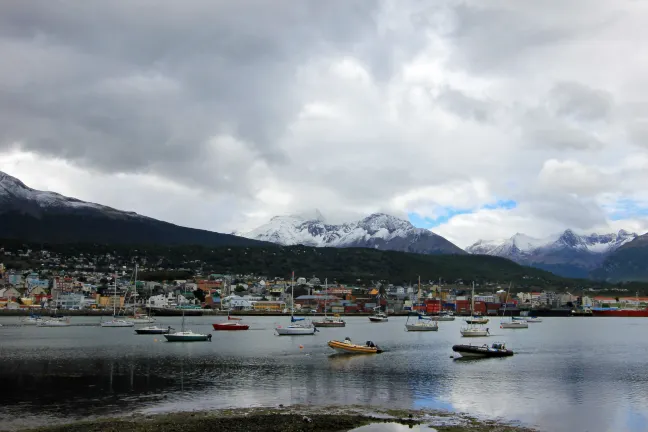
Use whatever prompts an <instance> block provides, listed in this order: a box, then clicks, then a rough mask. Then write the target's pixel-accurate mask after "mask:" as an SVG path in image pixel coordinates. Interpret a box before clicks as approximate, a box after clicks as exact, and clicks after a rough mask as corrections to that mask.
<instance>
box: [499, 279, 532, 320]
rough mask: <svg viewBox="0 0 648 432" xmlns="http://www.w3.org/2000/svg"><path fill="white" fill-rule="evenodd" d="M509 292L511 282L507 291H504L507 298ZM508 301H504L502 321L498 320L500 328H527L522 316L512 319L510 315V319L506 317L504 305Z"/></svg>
mask: <svg viewBox="0 0 648 432" xmlns="http://www.w3.org/2000/svg"><path fill="white" fill-rule="evenodd" d="M509 292H511V284H510V283H509V287H508V291H507V292H506V297H507V299H508V295H509ZM507 304H508V303H504V317H505V319H504V320H503V321H500V328H501V329H525V328H529V324H527V322H526V321H525V320H524V319H523V318H522V317H520V318H518V319H514V318H513V316H511V319H510V320H507V319H506V305H507Z"/></svg>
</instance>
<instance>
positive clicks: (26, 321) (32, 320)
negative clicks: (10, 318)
mask: <svg viewBox="0 0 648 432" xmlns="http://www.w3.org/2000/svg"><path fill="white" fill-rule="evenodd" d="M42 321H43V318H42V317H41V316H40V315H29V316H28V317H27V318H23V319H22V320H21V321H20V323H21V324H22V325H37V324H38V323H39V322H42Z"/></svg>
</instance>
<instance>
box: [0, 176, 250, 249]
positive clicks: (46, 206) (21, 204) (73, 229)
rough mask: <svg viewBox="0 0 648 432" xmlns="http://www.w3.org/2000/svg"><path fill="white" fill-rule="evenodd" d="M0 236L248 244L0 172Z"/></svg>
mask: <svg viewBox="0 0 648 432" xmlns="http://www.w3.org/2000/svg"><path fill="white" fill-rule="evenodd" d="M0 238H14V239H20V240H24V241H33V242H53V243H71V242H97V243H107V244H109V243H132V244H144V245H146V244H167V245H172V244H176V245H181V244H194V245H208V246H225V245H227V246H230V245H231V246H239V245H240V246H252V245H259V244H262V243H260V242H257V241H252V240H248V239H242V238H241V237H237V236H233V235H229V234H220V233H215V232H210V231H205V230H199V229H194V228H185V227H181V226H178V225H174V224H170V223H168V222H163V221H159V220H156V219H153V218H150V217H146V216H142V215H139V214H137V213H134V212H127V211H121V210H116V209H114V208H111V207H107V206H103V205H100V204H94V203H90V202H86V201H81V200H78V199H75V198H69V197H66V196H63V195H61V194H58V193H56V192H46V191H39V190H35V189H32V188H30V187H28V186H26V185H25V184H24V183H23V182H21V181H20V180H18V179H17V178H15V177H12V176H10V175H9V174H6V173H4V172H2V171H0Z"/></svg>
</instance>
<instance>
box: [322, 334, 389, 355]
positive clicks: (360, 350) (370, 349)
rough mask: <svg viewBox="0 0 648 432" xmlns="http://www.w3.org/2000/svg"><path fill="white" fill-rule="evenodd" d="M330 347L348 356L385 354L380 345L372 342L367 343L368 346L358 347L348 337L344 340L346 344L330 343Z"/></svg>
mask: <svg viewBox="0 0 648 432" xmlns="http://www.w3.org/2000/svg"><path fill="white" fill-rule="evenodd" d="M328 346H329V347H331V348H332V349H334V350H335V351H337V352H340V353H346V354H380V353H381V352H383V350H382V349H380V347H379V346H378V345H376V344H374V343H373V342H371V341H367V343H366V345H356V344H354V343H353V342H351V339H350V338H348V337H347V338H345V339H344V342H340V341H336V340H332V341H328Z"/></svg>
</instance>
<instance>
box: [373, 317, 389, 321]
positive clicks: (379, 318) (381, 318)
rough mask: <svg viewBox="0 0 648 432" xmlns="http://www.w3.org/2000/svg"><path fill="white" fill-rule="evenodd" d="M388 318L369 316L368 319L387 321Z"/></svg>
mask: <svg viewBox="0 0 648 432" xmlns="http://www.w3.org/2000/svg"><path fill="white" fill-rule="evenodd" d="M388 320H389V319H388V318H383V317H369V321H371V322H387V321H388Z"/></svg>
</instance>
